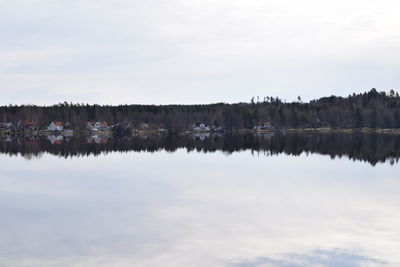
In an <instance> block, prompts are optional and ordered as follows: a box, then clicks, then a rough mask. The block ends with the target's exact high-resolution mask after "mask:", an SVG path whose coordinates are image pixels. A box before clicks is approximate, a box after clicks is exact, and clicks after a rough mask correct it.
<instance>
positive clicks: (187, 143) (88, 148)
mask: <svg viewBox="0 0 400 267" xmlns="http://www.w3.org/2000/svg"><path fill="white" fill-rule="evenodd" d="M178 149H186V150H187V151H188V152H191V151H199V152H215V151H223V152H225V153H227V154H231V153H234V152H240V151H245V150H251V151H258V152H266V153H265V154H268V155H278V154H282V153H283V154H287V155H292V156H298V155H301V154H302V153H306V154H308V153H318V154H322V155H329V156H330V157H331V158H336V157H338V158H341V157H343V156H345V157H348V158H349V159H352V160H359V161H365V162H369V163H370V164H372V165H375V164H377V163H378V162H386V161H389V162H390V163H391V164H394V163H395V162H398V160H399V158H400V136H399V135H391V134H376V133H361V132H357V133H312V132H309V133H291V132H286V133H279V132H274V133H273V132H269V133H266V132H258V133H251V134H238V133H236V134H229V133H225V134H221V133H218V134H212V133H196V134H191V133H189V134H182V135H165V134H142V133H136V134H135V135H131V136H127V135H121V136H117V135H89V136H87V135H74V136H63V135H46V136H40V135H3V136H0V153H5V154H9V155H23V156H24V155H33V156H35V155H39V154H40V153H42V152H48V153H50V154H54V155H58V156H80V155H85V156H86V155H99V154H101V153H108V152H114V151H117V152H118V151H119V152H129V151H137V152H156V151H160V150H165V151H168V152H174V151H176V150H178Z"/></svg>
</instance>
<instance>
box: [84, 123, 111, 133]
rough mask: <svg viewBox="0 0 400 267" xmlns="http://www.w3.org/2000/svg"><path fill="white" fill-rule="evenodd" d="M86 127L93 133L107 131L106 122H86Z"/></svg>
mask: <svg viewBox="0 0 400 267" xmlns="http://www.w3.org/2000/svg"><path fill="white" fill-rule="evenodd" d="M86 127H87V129H88V130H89V131H94V132H105V131H108V130H109V127H108V123H107V122H106V121H96V122H93V121H88V122H87V123H86Z"/></svg>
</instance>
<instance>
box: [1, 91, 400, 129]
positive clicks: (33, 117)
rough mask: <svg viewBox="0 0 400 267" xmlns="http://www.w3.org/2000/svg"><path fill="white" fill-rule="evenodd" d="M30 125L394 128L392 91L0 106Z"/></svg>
mask: <svg viewBox="0 0 400 267" xmlns="http://www.w3.org/2000/svg"><path fill="white" fill-rule="evenodd" d="M21 121H31V122H32V123H34V124H35V125H37V128H39V129H44V128H46V127H47V126H48V125H49V124H50V123H51V122H52V121H61V122H63V123H67V124H68V125H69V126H70V127H71V128H72V129H74V130H81V129H84V128H85V127H86V125H87V123H88V122H89V121H104V122H107V123H108V125H117V124H120V125H125V126H126V127H129V128H132V129H134V128H139V127H140V125H144V124H145V125H146V127H149V128H163V129H167V130H168V132H169V133H172V134H174V133H179V132H182V131H184V130H187V129H190V127H191V125H193V124H194V123H200V122H201V123H204V124H206V125H210V126H216V127H223V128H224V129H226V130H237V129H253V127H254V126H256V125H260V124H263V123H269V124H271V125H273V127H274V128H276V129H284V128H324V127H330V128H351V129H356V128H363V127H368V128H400V96H399V93H398V92H395V91H394V90H390V92H383V91H377V90H376V89H374V88H373V89H371V90H370V91H368V92H365V93H360V94H355V93H354V94H352V95H349V96H347V97H340V96H329V97H322V98H319V99H315V100H312V101H309V102H303V101H301V98H300V97H298V101H295V102H288V103H286V102H284V101H282V100H281V99H280V98H278V97H263V98H262V100H260V99H259V97H257V99H256V100H255V99H254V97H253V98H252V99H251V101H250V102H246V103H244V102H243V103H235V104H227V103H215V104H203V105H136V104H135V105H117V106H111V105H96V104H95V105H89V104H72V103H66V102H64V103H60V104H56V105H52V106H37V105H12V104H10V105H8V106H1V107H0V123H3V124H4V123H12V124H13V125H19V124H18V122H21Z"/></svg>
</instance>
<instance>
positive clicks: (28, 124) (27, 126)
mask: <svg viewBox="0 0 400 267" xmlns="http://www.w3.org/2000/svg"><path fill="white" fill-rule="evenodd" d="M17 128H18V129H23V130H24V131H37V130H38V127H37V122H36V121H33V120H24V121H19V122H18V124H17Z"/></svg>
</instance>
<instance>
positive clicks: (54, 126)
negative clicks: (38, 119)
mask: <svg viewBox="0 0 400 267" xmlns="http://www.w3.org/2000/svg"><path fill="white" fill-rule="evenodd" d="M63 129H64V125H63V123H62V122H61V121H52V122H51V123H50V125H49V126H48V127H47V131H50V132H55V131H62V130H63Z"/></svg>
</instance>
